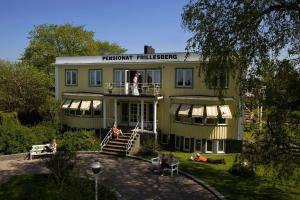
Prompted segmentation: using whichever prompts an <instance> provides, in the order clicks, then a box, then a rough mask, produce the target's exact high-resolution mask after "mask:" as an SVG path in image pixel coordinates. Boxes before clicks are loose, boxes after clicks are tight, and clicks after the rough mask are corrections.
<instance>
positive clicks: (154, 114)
mask: <svg viewBox="0 0 300 200" xmlns="http://www.w3.org/2000/svg"><path fill="white" fill-rule="evenodd" d="M156 121H157V101H156V100H155V101H154V102H153V132H154V133H155V134H157V130H156V129H157V124H156Z"/></svg>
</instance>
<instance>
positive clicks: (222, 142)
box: [217, 140, 225, 153]
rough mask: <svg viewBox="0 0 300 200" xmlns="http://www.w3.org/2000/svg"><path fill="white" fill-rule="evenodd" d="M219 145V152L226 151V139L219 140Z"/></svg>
mask: <svg viewBox="0 0 300 200" xmlns="http://www.w3.org/2000/svg"><path fill="white" fill-rule="evenodd" d="M217 145H218V153H224V152H225V140H217Z"/></svg>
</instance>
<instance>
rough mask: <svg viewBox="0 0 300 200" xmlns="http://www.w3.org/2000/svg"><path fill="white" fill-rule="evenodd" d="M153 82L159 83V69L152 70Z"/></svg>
mask: <svg viewBox="0 0 300 200" xmlns="http://www.w3.org/2000/svg"><path fill="white" fill-rule="evenodd" d="M154 83H157V84H160V70H154Z"/></svg>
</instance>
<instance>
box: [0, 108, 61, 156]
mask: <svg viewBox="0 0 300 200" xmlns="http://www.w3.org/2000/svg"><path fill="white" fill-rule="evenodd" d="M10 115H11V116H14V117H13V118H12V120H11V119H10V120H7V119H9V118H6V120H4V121H3V122H5V123H2V124H1V125H0V154H1V153H3V154H13V153H22V152H28V151H29V150H30V149H31V146H32V145H34V144H44V143H49V142H50V141H51V140H52V139H53V138H55V137H56V135H57V130H56V129H55V128H53V127H50V126H45V125H37V126H34V127H31V128H28V127H26V126H23V125H21V124H20V123H19V122H18V119H16V116H15V114H14V113H11V114H8V113H5V115H4V113H1V116H10Z"/></svg>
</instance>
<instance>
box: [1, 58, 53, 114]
mask: <svg viewBox="0 0 300 200" xmlns="http://www.w3.org/2000/svg"><path fill="white" fill-rule="evenodd" d="M49 87H50V80H49V78H48V77H47V76H46V75H45V74H44V73H43V72H40V71H38V70H37V69H36V68H33V67H30V66H28V65H24V64H22V65H20V64H15V63H8V62H3V61H0V109H1V110H5V111H10V112H11V111H21V112H32V111H36V110H38V109H39V107H40V106H41V105H43V104H44V103H45V101H46V97H47V96H48V90H49Z"/></svg>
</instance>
